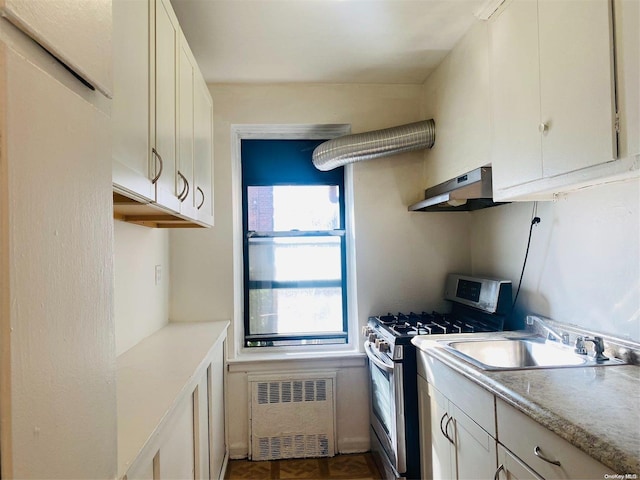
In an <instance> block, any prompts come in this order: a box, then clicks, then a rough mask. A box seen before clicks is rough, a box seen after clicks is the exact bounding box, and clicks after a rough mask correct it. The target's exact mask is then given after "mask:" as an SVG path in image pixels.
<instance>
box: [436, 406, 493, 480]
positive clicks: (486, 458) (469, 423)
mask: <svg viewBox="0 0 640 480" xmlns="http://www.w3.org/2000/svg"><path fill="white" fill-rule="evenodd" d="M449 411H450V412H451V415H452V416H453V418H454V420H453V422H452V423H453V426H454V428H453V429H452V430H453V431H454V432H455V437H454V441H455V449H456V470H457V473H458V476H457V478H459V479H462V480H467V479H468V480H475V479H478V478H492V477H493V475H494V474H495V471H496V440H495V439H494V438H493V437H491V435H489V434H488V433H487V432H485V431H484V430H483V429H482V428H481V427H480V426H479V425H478V424H477V423H475V422H474V421H473V420H472V419H471V418H470V417H468V416H467V415H466V414H465V413H464V412H463V411H462V410H460V409H459V408H457V407H456V406H455V405H453V404H450V407H449ZM447 478H451V477H447Z"/></svg>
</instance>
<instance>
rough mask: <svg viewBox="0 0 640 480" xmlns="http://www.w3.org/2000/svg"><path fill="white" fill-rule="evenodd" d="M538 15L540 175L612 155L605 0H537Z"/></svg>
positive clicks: (607, 5) (613, 141)
mask: <svg viewBox="0 0 640 480" xmlns="http://www.w3.org/2000/svg"><path fill="white" fill-rule="evenodd" d="M531 3H532V2H531ZM538 14H539V33H540V34H539V38H540V95H541V99H542V101H541V110H540V113H541V116H540V122H541V124H542V125H544V127H543V128H544V130H543V147H542V150H543V154H542V158H543V176H544V177H552V176H555V175H559V174H563V173H568V172H571V171H574V170H578V169H581V168H585V167H589V166H592V165H597V164H600V163H604V162H607V161H611V160H614V159H615V158H616V154H617V152H616V137H615V131H614V116H615V105H614V87H613V55H612V51H613V49H612V33H611V21H612V20H611V2H610V0H581V1H580V2H576V1H575V0H554V1H548V0H547V1H545V0H540V1H539V2H538Z"/></svg>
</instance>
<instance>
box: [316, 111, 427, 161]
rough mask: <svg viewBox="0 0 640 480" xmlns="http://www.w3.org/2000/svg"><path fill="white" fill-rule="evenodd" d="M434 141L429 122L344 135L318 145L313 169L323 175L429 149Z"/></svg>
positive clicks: (424, 121)
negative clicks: (331, 171) (353, 164)
mask: <svg viewBox="0 0 640 480" xmlns="http://www.w3.org/2000/svg"><path fill="white" fill-rule="evenodd" d="M435 140H436V123H435V122H434V121H433V119H431V120H423V121H421V122H415V123H409V124H407V125H400V126H398V127H391V128H385V129H383V130H375V131H373V132H364V133H356V134H354V135H345V136H344V137H339V138H334V139H333V140H329V141H327V142H324V143H321V144H320V145H318V146H317V147H316V149H315V150H314V151H313V165H314V166H315V167H316V168H317V169H318V170H322V171H324V172H326V171H327V170H333V169H334V168H337V167H341V166H343V165H346V164H348V163H354V162H360V161H362V160H372V159H374V158H380V157H387V156H389V155H396V154H398V153H403V152H411V151H413V150H422V149H424V148H431V147H433V144H434V142H435Z"/></svg>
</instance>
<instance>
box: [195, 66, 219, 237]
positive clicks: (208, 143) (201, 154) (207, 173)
mask: <svg viewBox="0 0 640 480" xmlns="http://www.w3.org/2000/svg"><path fill="white" fill-rule="evenodd" d="M194 118H195V126H194V128H195V135H194V162H195V165H194V168H195V188H196V193H195V202H196V208H197V209H198V220H199V221H200V222H202V223H205V224H207V225H213V222H214V218H213V104H212V101H211V95H210V94H209V89H208V88H207V84H206V83H205V82H204V79H202V77H201V76H199V75H198V76H197V77H196V82H195V85H194Z"/></svg>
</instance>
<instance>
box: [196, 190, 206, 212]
mask: <svg viewBox="0 0 640 480" xmlns="http://www.w3.org/2000/svg"><path fill="white" fill-rule="evenodd" d="M196 189H197V190H198V191H199V192H200V193H201V194H202V201H201V202H200V205H198V207H197V209H198V210H200V209H201V208H202V205H204V192H203V191H202V189H201V188H200V187H196Z"/></svg>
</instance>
